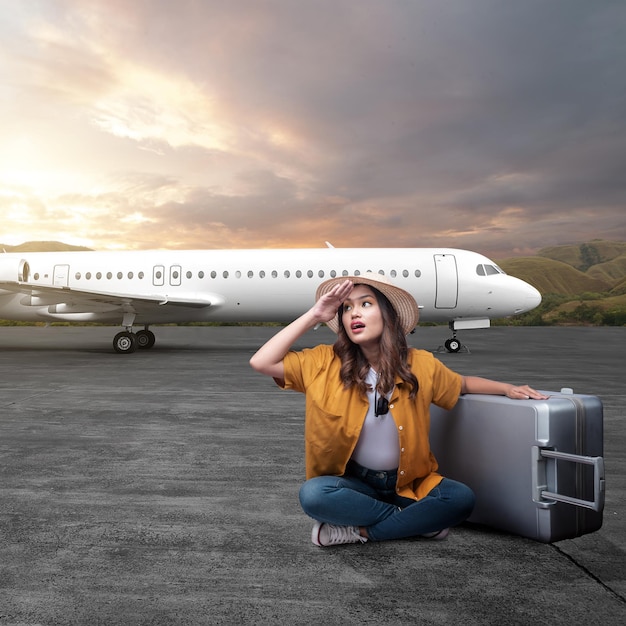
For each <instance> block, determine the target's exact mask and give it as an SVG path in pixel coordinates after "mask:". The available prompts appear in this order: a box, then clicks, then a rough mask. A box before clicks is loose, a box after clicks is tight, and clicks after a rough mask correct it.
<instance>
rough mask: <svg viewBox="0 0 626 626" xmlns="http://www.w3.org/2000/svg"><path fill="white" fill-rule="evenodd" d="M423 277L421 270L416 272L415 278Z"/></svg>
mask: <svg viewBox="0 0 626 626" xmlns="http://www.w3.org/2000/svg"><path fill="white" fill-rule="evenodd" d="M421 275H422V272H421V271H420V270H415V277H416V278H419V277H420V276H421Z"/></svg>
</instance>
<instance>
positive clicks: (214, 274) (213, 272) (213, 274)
mask: <svg viewBox="0 0 626 626" xmlns="http://www.w3.org/2000/svg"><path fill="white" fill-rule="evenodd" d="M216 277H217V272H216V271H215V270H213V271H212V272H211V278H216Z"/></svg>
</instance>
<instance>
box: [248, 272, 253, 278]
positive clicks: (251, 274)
mask: <svg viewBox="0 0 626 626" xmlns="http://www.w3.org/2000/svg"><path fill="white" fill-rule="evenodd" d="M253 276H254V272H253V271H252V270H250V271H249V272H248V278H252V277H253Z"/></svg>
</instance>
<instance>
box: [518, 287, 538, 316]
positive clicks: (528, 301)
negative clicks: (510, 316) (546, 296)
mask: <svg viewBox="0 0 626 626" xmlns="http://www.w3.org/2000/svg"><path fill="white" fill-rule="evenodd" d="M540 304H541V294H540V293H539V291H538V290H537V289H535V288H534V287H533V286H532V285H528V284H526V297H525V298H524V304H523V305H522V310H521V311H520V313H525V312H526V311H532V310H533V309H534V308H535V307H538V306H539V305H540Z"/></svg>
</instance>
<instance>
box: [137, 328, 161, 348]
mask: <svg viewBox="0 0 626 626" xmlns="http://www.w3.org/2000/svg"><path fill="white" fill-rule="evenodd" d="M135 337H136V338H137V347H138V348H141V349H143V350H147V349H148V348H152V346H153V345H154V343H155V341H156V337H155V336H154V333H153V332H152V331H151V330H139V331H137V334H136V335H135Z"/></svg>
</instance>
